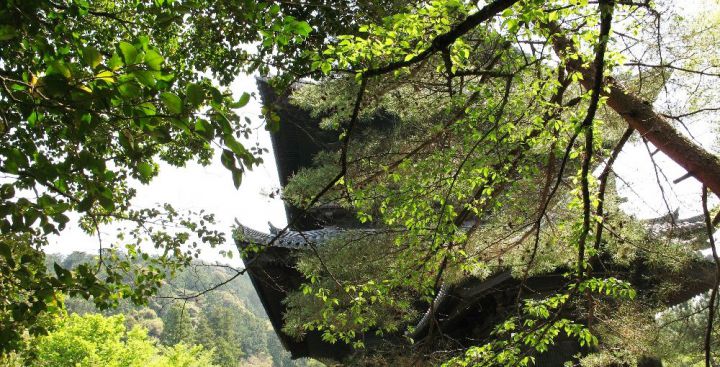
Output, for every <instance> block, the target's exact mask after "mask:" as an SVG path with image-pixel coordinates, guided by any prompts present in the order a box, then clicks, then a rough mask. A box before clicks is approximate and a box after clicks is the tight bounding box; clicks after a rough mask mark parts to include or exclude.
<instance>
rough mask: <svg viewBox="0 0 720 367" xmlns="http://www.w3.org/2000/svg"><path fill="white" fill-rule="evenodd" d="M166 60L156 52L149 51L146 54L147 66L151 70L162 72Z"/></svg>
mask: <svg viewBox="0 0 720 367" xmlns="http://www.w3.org/2000/svg"><path fill="white" fill-rule="evenodd" d="M163 62H165V59H164V58H163V57H162V55H160V54H159V53H158V52H157V51H155V50H147V52H145V65H147V66H148V67H149V68H150V69H153V70H160V68H162V64H163Z"/></svg>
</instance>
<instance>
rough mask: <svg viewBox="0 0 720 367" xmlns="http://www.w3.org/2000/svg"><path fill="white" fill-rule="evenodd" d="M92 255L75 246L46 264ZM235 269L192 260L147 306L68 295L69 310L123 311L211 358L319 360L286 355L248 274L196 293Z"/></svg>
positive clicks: (162, 337) (249, 362)
mask: <svg viewBox="0 0 720 367" xmlns="http://www.w3.org/2000/svg"><path fill="white" fill-rule="evenodd" d="M94 261H95V257H94V255H90V254H87V253H82V252H73V253H71V254H69V255H58V254H51V255H48V256H47V264H48V265H49V267H50V268H51V269H52V264H53V263H54V262H57V263H58V264H59V265H61V266H62V267H64V268H66V269H71V268H74V267H76V266H77V265H79V264H82V263H88V262H89V263H92V262H94ZM236 274H237V272H236V271H235V270H233V269H232V268H229V267H227V266H223V265H213V264H205V263H201V262H198V263H194V264H193V265H192V266H190V267H188V268H187V269H185V270H184V271H183V272H181V273H179V274H177V275H176V276H175V277H174V278H173V279H170V280H169V281H168V282H167V283H166V284H164V285H163V286H162V288H161V289H160V292H159V294H158V296H157V297H155V298H153V299H152V300H151V301H150V303H149V304H148V306H147V307H139V306H135V305H132V304H131V303H130V302H128V301H124V302H122V303H121V305H120V306H119V307H118V308H116V309H112V310H106V311H101V310H98V309H96V308H95V306H94V305H93V303H92V302H91V301H87V300H84V299H81V298H69V299H66V308H67V311H68V313H77V314H80V315H82V314H86V313H101V314H103V315H106V316H111V315H116V314H123V315H125V319H126V323H127V324H128V325H127V326H128V328H131V327H132V326H134V325H138V324H139V325H142V326H143V327H145V328H146V329H147V330H148V334H149V335H150V336H152V337H155V338H157V339H158V340H159V341H160V342H161V343H162V344H164V345H167V346H173V345H175V344H177V343H180V342H183V343H185V344H200V345H203V346H204V347H205V348H207V349H212V350H213V351H214V358H215V361H214V362H215V363H216V364H218V365H221V366H224V367H236V366H268V367H269V366H273V367H289V366H300V367H305V366H322V364H321V363H319V362H317V361H314V360H296V361H293V360H291V359H290V354H289V353H287V352H286V351H285V350H284V349H283V347H282V345H281V344H280V340H279V339H278V338H277V336H276V335H275V333H274V331H273V329H272V327H271V325H270V322H269V320H268V318H267V315H266V314H265V311H264V309H263V307H262V304H261V303H260V300H259V299H258V297H257V295H256V293H255V289H254V288H253V286H252V284H251V282H250V279H249V278H248V277H247V276H246V275H240V276H237V277H236V278H235V279H233V280H231V281H229V282H227V283H226V284H224V285H222V286H220V287H218V288H217V289H213V290H211V291H209V292H207V293H205V294H203V295H201V296H198V297H194V298H189V299H182V297H186V296H190V295H196V294H198V293H199V292H203V291H205V290H207V289H210V288H211V287H213V286H215V285H217V284H221V283H223V282H225V281H227V280H228V279H230V278H231V277H232V276H234V275H236Z"/></svg>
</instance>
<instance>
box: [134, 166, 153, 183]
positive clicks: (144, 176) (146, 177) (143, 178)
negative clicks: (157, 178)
mask: <svg viewBox="0 0 720 367" xmlns="http://www.w3.org/2000/svg"><path fill="white" fill-rule="evenodd" d="M137 170H138V173H139V174H140V182H142V183H148V182H150V179H151V178H152V177H153V176H154V175H155V166H154V165H153V164H151V163H148V162H140V164H138V166H137Z"/></svg>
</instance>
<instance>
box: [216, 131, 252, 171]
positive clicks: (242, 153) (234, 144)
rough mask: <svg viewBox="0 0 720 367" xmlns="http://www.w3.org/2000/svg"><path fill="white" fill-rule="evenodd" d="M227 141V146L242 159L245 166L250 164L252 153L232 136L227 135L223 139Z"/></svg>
mask: <svg viewBox="0 0 720 367" xmlns="http://www.w3.org/2000/svg"><path fill="white" fill-rule="evenodd" d="M223 140H224V141H225V145H226V146H227V147H228V148H230V150H232V152H233V153H235V154H236V155H237V156H238V157H240V158H242V160H243V162H244V163H245V164H248V163H250V161H251V160H252V155H251V154H250V152H248V150H247V149H245V147H244V146H243V145H242V144H240V143H239V142H238V141H237V140H235V138H234V137H233V136H232V135H225V137H224V138H223Z"/></svg>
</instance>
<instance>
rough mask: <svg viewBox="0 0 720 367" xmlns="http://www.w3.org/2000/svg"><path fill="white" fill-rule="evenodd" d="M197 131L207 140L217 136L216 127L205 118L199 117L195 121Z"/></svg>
mask: <svg viewBox="0 0 720 367" xmlns="http://www.w3.org/2000/svg"><path fill="white" fill-rule="evenodd" d="M195 131H196V132H197V133H198V134H200V135H202V136H203V137H204V138H205V139H207V140H210V139H212V138H213V136H215V128H213V126H212V125H211V124H210V122H208V121H207V120H205V119H198V120H197V121H196V122H195Z"/></svg>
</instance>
